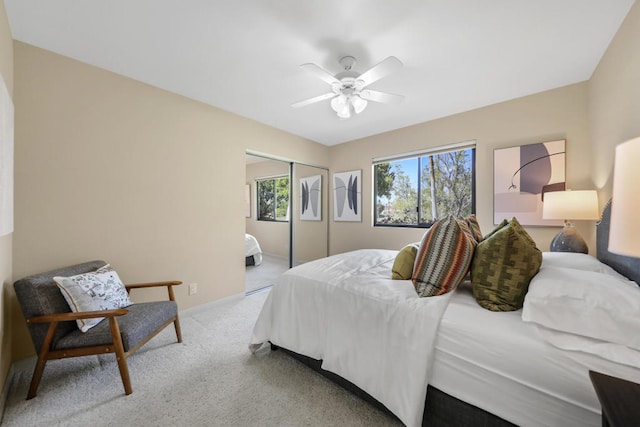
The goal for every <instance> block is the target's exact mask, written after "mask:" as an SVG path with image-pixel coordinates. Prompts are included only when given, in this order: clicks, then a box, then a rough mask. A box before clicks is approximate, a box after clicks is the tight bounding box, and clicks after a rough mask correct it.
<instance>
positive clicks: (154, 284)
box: [124, 280, 182, 291]
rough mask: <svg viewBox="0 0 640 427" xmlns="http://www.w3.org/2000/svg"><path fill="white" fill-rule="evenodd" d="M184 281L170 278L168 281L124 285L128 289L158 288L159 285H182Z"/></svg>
mask: <svg viewBox="0 0 640 427" xmlns="http://www.w3.org/2000/svg"><path fill="white" fill-rule="evenodd" d="M181 284H182V282H181V281H179V280H170V281H166V282H152V283H133V284H130V285H124V287H125V288H127V291H129V290H131V289H139V288H156V287H158V286H178V285H181Z"/></svg>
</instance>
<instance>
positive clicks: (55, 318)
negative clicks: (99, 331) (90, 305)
mask: <svg viewBox="0 0 640 427" xmlns="http://www.w3.org/2000/svg"><path fill="white" fill-rule="evenodd" d="M128 312H129V310H127V309H126V308H116V309H114V310H98V311H78V312H75V313H73V312H71V313H55V314H46V315H44V316H33V317H30V318H28V319H27V323H51V322H66V321H70V320H78V319H93V318H96V317H116V316H123V315H125V314H127V313H128Z"/></svg>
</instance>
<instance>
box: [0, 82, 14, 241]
mask: <svg viewBox="0 0 640 427" xmlns="http://www.w3.org/2000/svg"><path fill="white" fill-rule="evenodd" d="M12 232H13V101H12V100H11V96H9V91H8V90H7V86H6V85H5V84H4V80H3V79H2V76H0V236H4V235H5V234H10V233H12Z"/></svg>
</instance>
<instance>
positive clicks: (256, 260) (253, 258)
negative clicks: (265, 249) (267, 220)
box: [244, 233, 262, 265]
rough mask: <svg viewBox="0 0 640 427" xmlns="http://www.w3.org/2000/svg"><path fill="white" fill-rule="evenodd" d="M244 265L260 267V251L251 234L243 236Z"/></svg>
mask: <svg viewBox="0 0 640 427" xmlns="http://www.w3.org/2000/svg"><path fill="white" fill-rule="evenodd" d="M244 247H245V265H260V264H261V263H262V249H260V244H259V243H258V239H256V238H255V237H254V236H252V235H251V234H247V233H245V235H244Z"/></svg>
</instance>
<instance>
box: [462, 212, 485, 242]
mask: <svg viewBox="0 0 640 427" xmlns="http://www.w3.org/2000/svg"><path fill="white" fill-rule="evenodd" d="M465 221H466V222H467V226H468V227H469V230H471V235H472V236H473V238H474V239H476V242H478V243H480V242H482V231H481V230H480V223H479V222H478V218H476V216H475V215H469V216H468V217H466V218H465Z"/></svg>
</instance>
